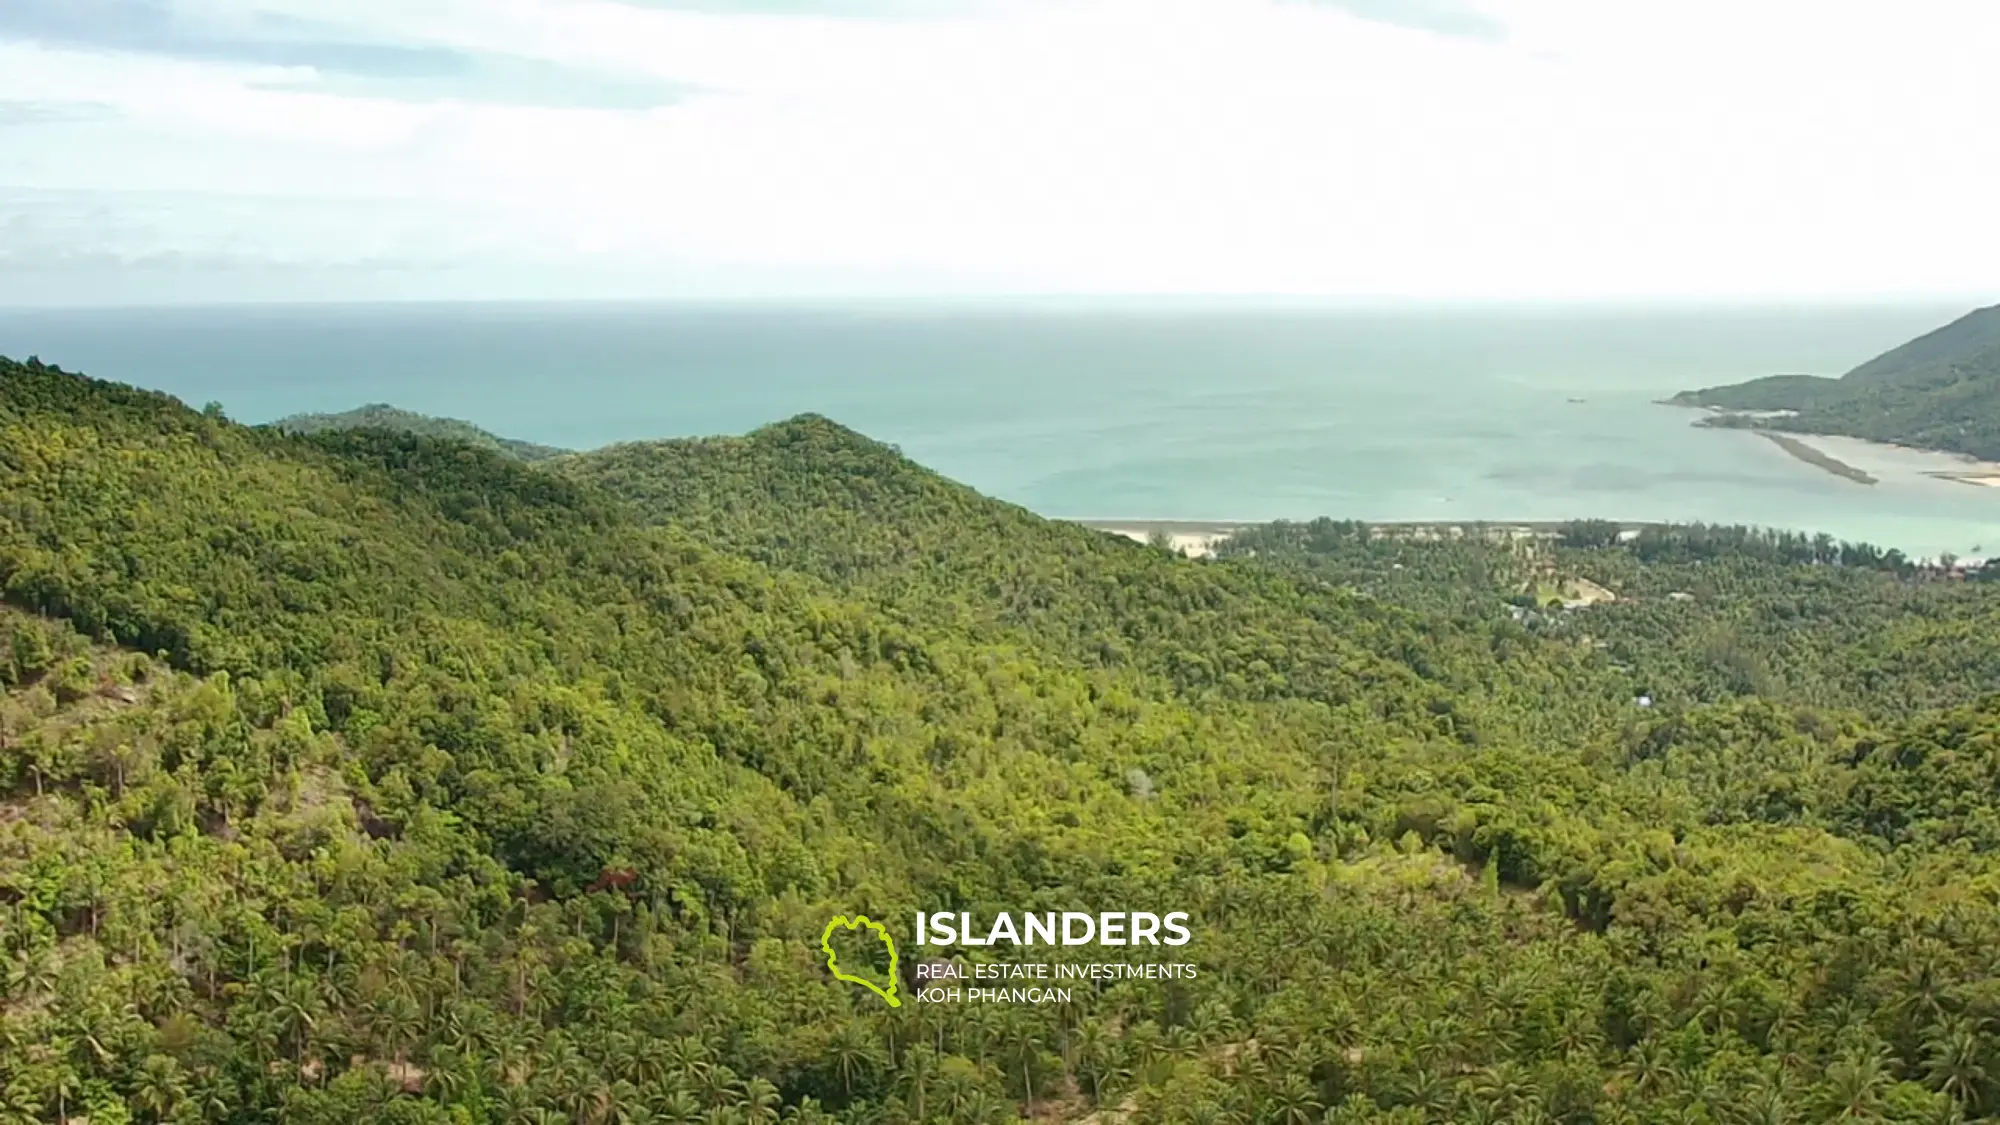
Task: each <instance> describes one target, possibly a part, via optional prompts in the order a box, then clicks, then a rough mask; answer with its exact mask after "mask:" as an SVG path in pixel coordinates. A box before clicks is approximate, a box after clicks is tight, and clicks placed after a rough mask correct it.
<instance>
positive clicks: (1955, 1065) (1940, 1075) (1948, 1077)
mask: <svg viewBox="0 0 2000 1125" xmlns="http://www.w3.org/2000/svg"><path fill="white" fill-rule="evenodd" d="M1985 1054H1986V1052H1985V1049H1984V1045H1983V1044H1981V1043H1980V1041H1979V1032H1978V1031H1977V1030H1976V1029H1975V1028H1974V1027H1973V1025H1972V1023H1971V1022H1970V1021H1967V1020H1963V1019H1948V1020H1946V1021H1944V1022H1943V1023H1940V1024H1938V1025H1937V1026H1936V1027H1934V1028H1932V1029H1931V1032H1930V1034H1929V1035H1926V1036H1925V1037H1924V1078H1925V1080H1926V1081H1928V1082H1929V1084H1930V1087H1931V1089H1933V1090H1938V1091H1940V1092H1942V1093H1944V1094H1945V1095H1946V1096H1948V1097H1950V1098H1951V1099H1952V1100H1953V1101H1955V1102H1957V1103H1958V1104H1959V1105H1961V1106H1964V1107H1965V1108H1966V1109H1968V1110H1970V1111H1971V1112H1973V1113H1978V1112H1979V1108H1980V1094H1981V1092H1982V1091H1983V1090H1985V1088H1986V1084H1987V1081H1988V1074H1987V1071H1986V1065H1985V1062H1984V1058H1985Z"/></svg>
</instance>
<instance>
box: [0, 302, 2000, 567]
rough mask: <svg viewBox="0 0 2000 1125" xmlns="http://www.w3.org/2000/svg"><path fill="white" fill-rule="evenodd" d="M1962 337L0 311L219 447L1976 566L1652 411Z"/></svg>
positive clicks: (1890, 509) (1627, 326)
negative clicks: (347, 441)
mask: <svg viewBox="0 0 2000 1125" xmlns="http://www.w3.org/2000/svg"><path fill="white" fill-rule="evenodd" d="M1965 311H1966V309H1965V308H1964V307H1958V306H1949V307H1941V306H1936V305H1881V306H1842V307H1812V306H1794V307H1773V308H1747V307H1727V308H1693V307H1681V308H1620V309H1605V308H1599V309H1553V308H1541V309H1534V308H1512V309H1509V308H1498V307H1484V308H1466V307H1416V306H1405V307H1397V308H1378V309H1368V308H1361V307H1334V306H1310V305H1304V304H1295V305H1289V306H1280V305H1260V304H1255V303H1247V302H1240V303H1232V304H1203V303H1195V302H1179V303H1172V302H1153V303H1137V302H1127V303H1119V302H1106V301H1090V302H1073V303H1057V302H1032V303H1031V302H1014V303H997V302H996V303H986V304H973V303H943V304H927V305H919V304H907V305H892V304H865V305H864V304H857V305H849V306H836V305H810V306H806V305H800V306H777V305H769V306H760V305H713V306H701V305H685V304H683V305H532V304H489V305H421V304H418V305H369V306H237V307H227V308H201V307H191V308H155V309H95V310H92V309H63V310H53V309H48V310H0V355H8V356H12V357H15V358H25V357H26V356H28V355H31V354H32V355H39V356H40V357H41V358H42V359H44V360H46V361H48V362H52V363H59V364H61V365H62V366H63V367H64V368H66V369H70V370H81V371H84V372H86V373H88V374H91V375H95V376H98V377H100V378H107V379H115V380H119V381H122V382H128V383H133V384H136V385H139V386H143V387H149V388H154V389H157V390H163V391H166V392H168V393H171V394H173V395H176V396H178V397H180V398H181V399H183V400H185V401H186V402H188V403H190V404H193V405H196V406H200V405H202V404H204V403H206V402H209V401H217V402H220V403H222V404H223V406H224V408H225V409H226V410H227V411H228V413H229V415H230V416H231V417H233V418H236V419H238V420H240V421H244V422H253V423H254V422H267V421H271V420H273V419H276V418H279V417H282V416H284V415H286V414H291V413H296V412H300V411H333V410H344V409H347V408H350V407H353V406H358V405H361V404H363V403H369V402H388V403H392V404H394V405H396V406H400V407H403V408H406V409H409V410H416V411H421V412H423V413H426V414H439V415H446V416H450V417H455V418H464V419H466V420H468V421H471V422H474V423H476V424H478V425H480V426H482V427H485V428H486V429H489V430H491V431H493V432H495V433H499V434H502V435H505V436H508V437H516V438H524V439H528V440H531V441H538V442H544V443H547V444H551V445H559V446H565V447H569V448H576V449H584V448H592V447H595V446H599V445H604V444H608V443H611V442H619V441H631V440H639V439H646V438H659V437H675V436H684V435H694V434H717V433H742V432H745V431H747V430H750V429H753V428H755V427H757V426H760V425H763V424H765V423H768V422H773V421H777V420H779V419H782V418H786V417H790V416H792V415H795V414H799V413H803V412H808V411H811V412H816V413H820V414H824V415H826V416H828V417H831V418H833V419H835V420H836V421H839V422H841V423H844V424H846V425H848V426H851V427H853V428H854V429H857V430H859V431H861V432H863V433H865V434H867V435H869V436H871V437H874V438H877V439H879V440H882V441H886V442H891V443H894V444H896V445H897V446H899V447H901V448H902V450H903V451H904V452H905V453H907V454H908V455H909V456H911V457H913V458H915V459H916V460H918V461H920V462H922V463H924V464H925V465H928V466H930V467H932V468H934V469H936V470H938V471H939V472H942V473H944V474H946V475H947V476H950V477H953V478H955V479H957V480H961V481H964V482H965V483H967V484H970V485H972V486H974V487H976V488H978V489H980V490H981V491H983V492H985V493H988V494H990V495H993V496H998V497H1002V498H1004V499H1007V500H1011V501H1014V502H1016V503H1019V504H1022V505H1025V506H1026V507H1028V508H1031V509H1033V510H1035V511H1038V512H1041V513H1043V514H1045V515H1049V516H1059V517H1069V518H1087V519H1107V520H1108V519H1134V520H1138V519H1188V520H1268V519H1277V518H1289V519H1309V518H1312V517H1314V516H1320V515H1327V516H1334V517H1337V518H1343V519H1365V520H1385V521H1386V520H1450V521H1460V520H1462V521H1474V520H1491V521H1517V520H1518V521H1526V520H1560V519H1570V518H1576V517H1600V518H1606V519H1619V520H1628V521H1653V520H1681V521H1694V520H1702V521H1708V522H1721V523H1747V524H1758V525H1763V526H1770V527H1785V528H1795V529H1800V530H1808V531H1826V532H1830V533H1832V534H1834V535H1836V536H1839V537H1841V538H1845V539H1867V540H1870V541H1872V542H1876V543H1879V544H1882V545H1884V546H1894V547H1900V548H1902V549H1903V550H1905V551H1907V552H1910V553H1912V554H1919V555H1930V554H1936V553H1940V552H1946V551H1949V552H1952V553H1955V554H1959V555H1984V554H1986V553H1989V552H1992V553H2000V489H1996V488H1980V487H1975V486H1971V485H1965V484H1958V483H1953V482H1949V481H1943V480H1937V479H1933V478H1931V477H1929V476H1926V475H1925V474H1924V473H1923V472H1921V471H1917V469H1920V468H1922V467H1924V466H1923V465H1914V466H1913V464H1912V463H1911V459H1909V458H1907V457H1900V456H1891V457H1887V458H1885V459H1884V460H1882V461H1881V462H1880V463H1879V464H1875V465H1863V466H1862V467H1864V468H1868V469H1869V470H1870V471H1871V472H1876V474H1877V475H1878V476H1881V477H1882V478H1883V479H1882V480H1881V482H1880V483H1878V484H1876V485H1873V486H1864V485H1859V484H1855V483H1853V482H1850V481H1847V480H1844V479H1841V478H1839V477H1836V476H1833V475H1831V474H1828V473H1826V472H1824V471H1822V470H1820V469H1817V468H1814V467H1812V466H1810V465H1807V464H1805V463H1803V462H1801V461H1798V460H1797V459H1795V458H1793V457H1791V456H1789V455H1788V454H1786V453H1785V452H1784V451H1783V450H1781V449H1779V448H1778V447H1777V446H1776V445H1774V444H1773V443H1771V442H1769V441H1766V440H1763V439H1762V438H1759V437H1757V436H1755V435H1752V434H1746V433H1741V432H1731V431H1721V430H1708V429H1699V428H1695V427H1693V426H1691V425H1690V423H1691V422H1692V421H1693V420H1694V417H1695V414H1694V412H1692V411H1687V410H1680V409H1674V408H1670V407H1666V406H1660V405H1657V404H1656V403H1655V400H1657V399H1660V398H1664V397H1666V396H1668V395H1671V394H1673V393H1674V392H1675V391H1678V390H1682V389H1686V388H1690V387H1700V386H1708V385H1713V384H1716V383H1726V382H1734V381H1737V380H1741V379H1746V378H1751V377H1754V376H1759V375H1768V374H1773V373H1778V372H1808V373H1814V374H1828V375H1837V374H1839V373H1841V372H1843V371H1845V370H1847V369H1848V368H1850V367H1852V366H1854V365H1855V364H1857V363H1860V362H1861V361H1863V360H1866V359H1868V358H1870V357H1871V356H1873V355H1875V354H1877V353H1879V352H1881V351H1884V350H1886V349H1888V348H1890V347H1893V346H1895V345H1897V344H1899V343H1902V342H1903V341H1905V340H1907V339H1909V338H1911V337H1913V336H1915V335H1918V334H1920V333H1922V332H1925V331H1928V330H1929V329H1931V328H1934V327H1937V326H1938V325H1941V324H1943V323H1945V322H1946V321H1948V320H1951V319H1953V318H1954V317H1956V316H1958V315H1960V314H1961V313H1963V312H1965ZM1858 444H1859V443H1855V445H1858ZM1888 452H1890V453H1893V452H1894V451H1888ZM1855 455H1856V454H1854V453H1853V450H1852V448H1851V447H1850V448H1849V449H1848V452H1845V453H1843V454H1842V456H1843V457H1844V458H1846V457H1850V456H1855ZM1861 455H1862V456H1865V451H1864V453H1863V454H1861ZM1885 466H1886V469H1885Z"/></svg>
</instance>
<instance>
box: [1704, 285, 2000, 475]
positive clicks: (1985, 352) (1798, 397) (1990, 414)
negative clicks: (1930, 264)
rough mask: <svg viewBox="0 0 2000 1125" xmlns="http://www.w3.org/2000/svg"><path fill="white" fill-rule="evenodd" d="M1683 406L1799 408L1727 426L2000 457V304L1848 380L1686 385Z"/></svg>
mask: <svg viewBox="0 0 2000 1125" xmlns="http://www.w3.org/2000/svg"><path fill="white" fill-rule="evenodd" d="M1672 401H1673V402H1675V403H1676V404H1679V405H1683V406H1711V407H1718V408H1722V409H1724V410H1730V411H1789V412H1792V413H1790V414H1789V415H1787V416H1783V417H1770V418H1751V417H1748V416H1745V415H1741V414H1733V415H1723V416H1720V417H1719V418H1717V419H1716V420H1715V421H1716V422H1717V423H1720V424H1730V425H1739V426H1752V427H1768V428H1771V429H1778V430H1792V431H1796V432H1799V433H1810V434H1845V435H1848V436H1850V437H1859V438H1868V439H1870V440H1873V441H1884V442H1894V443H1896V444H1899V445H1909V446H1915V447H1917V448H1921V449H1941V450H1945V451H1947V452H1951V453H1963V454H1966V455H1968V456H1971V457H1978V458H1981V459H1983V460H2000V305H1994V306H1991V307H1989V308H1983V309H1976V310H1974V311H1973V312H1970V313H1967V314H1966V315H1965V316H1963V317H1960V318H1959V319H1957V320H1955V321H1953V322H1952V323H1950V324H1947V325H1945V326H1944V327H1942V328H1939V329H1937V330H1936V331H1933V332H1929V333H1926V334H1925V335H1923V336H1919V337H1918V338H1916V339H1915V340H1912V341H1910V342H1909V343H1907V344H1903V345H1902V346H1900V347H1897V348H1893V349H1891V350H1890V351H1888V352H1885V353H1883V354H1882V355H1879V356H1877V357H1875V358H1874V359H1871V360H1869V361H1868V362H1867V363H1864V364H1862V365H1861V366H1859V367H1857V368H1855V369H1854V370H1852V371H1850V372H1848V373H1847V374H1846V375H1843V376H1841V377H1840V378H1838V379H1825V378H1817V377H1814V376H1809V375H1773V376H1769V377H1766V378H1763V379H1753V380H1751V381H1749V382H1747V383H1738V384H1736V385H1733V386H1725V387H1708V388H1705V389H1703V390H1699V391H1683V392H1682V393H1680V394H1679V395H1676V396H1675V397H1674V399H1673V400H1672Z"/></svg>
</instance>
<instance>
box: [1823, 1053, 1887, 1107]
mask: <svg viewBox="0 0 2000 1125" xmlns="http://www.w3.org/2000/svg"><path fill="white" fill-rule="evenodd" d="M1890 1081H1891V1077H1890V1074H1889V1066H1888V1059H1887V1057H1886V1052H1883V1051H1879V1050H1878V1051H1872V1052H1871V1051H1859V1050H1855V1051H1849V1052H1848V1053H1847V1054H1845V1055H1843V1056H1841V1058H1840V1059H1838V1060H1837V1061H1835V1062H1833V1063H1832V1064H1830V1065H1828V1066H1827V1068H1826V1100H1827V1111H1828V1115H1829V1116H1831V1117H1832V1118H1834V1119H1835V1120H1839V1121H1865V1120H1869V1119H1872V1118H1874V1117H1875V1116H1876V1115H1877V1112H1878V1111H1879V1110H1880V1109H1881V1108H1882V1095H1883V1093H1884V1091H1886V1090H1887V1089H1888V1087H1889V1084H1890Z"/></svg>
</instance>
